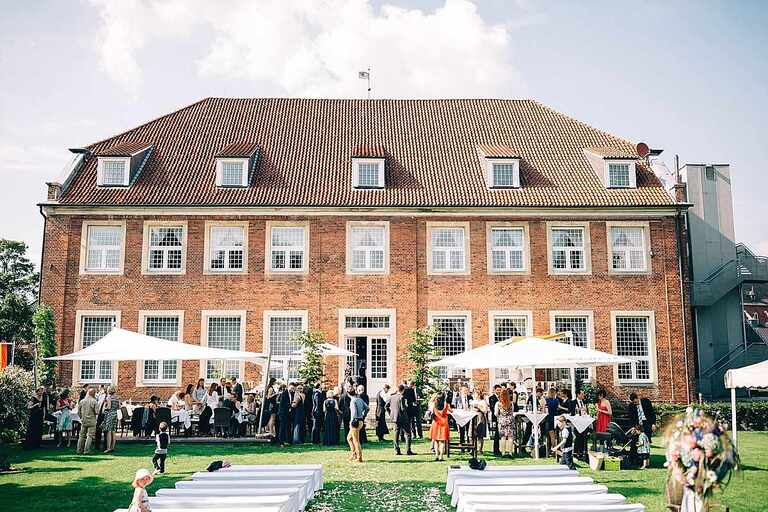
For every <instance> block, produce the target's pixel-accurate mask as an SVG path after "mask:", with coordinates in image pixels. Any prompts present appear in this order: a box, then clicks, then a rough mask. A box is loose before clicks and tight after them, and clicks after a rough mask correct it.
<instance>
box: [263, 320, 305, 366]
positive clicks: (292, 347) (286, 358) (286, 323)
mask: <svg viewBox="0 0 768 512" xmlns="http://www.w3.org/2000/svg"><path fill="white" fill-rule="evenodd" d="M308 318H309V316H308V313H307V311H306V310H294V311H291V310H287V311H265V312H264V347H265V350H269V351H270V353H271V355H272V358H273V360H274V363H273V364H272V365H271V367H270V370H269V375H270V377H274V378H276V379H282V380H284V381H289V380H295V379H298V378H299V371H298V370H299V363H300V362H301V356H299V355H297V354H296V353H295V352H296V351H297V350H299V349H300V348H301V343H300V342H299V341H298V336H299V335H300V334H301V333H302V332H303V331H307V330H308V329H309V326H308V323H309V320H308Z"/></svg>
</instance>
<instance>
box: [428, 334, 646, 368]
mask: <svg viewBox="0 0 768 512" xmlns="http://www.w3.org/2000/svg"><path fill="white" fill-rule="evenodd" d="M629 362H631V361H630V360H629V359H627V358H625V357H620V356H616V355H613V354H609V353H607V352H601V351H599V350H593V349H590V348H584V347H578V346H574V345H571V344H568V343H560V342H558V341H554V340H552V339H542V338H537V337H527V338H522V339H520V340H517V341H511V342H502V343H495V344H488V345H483V346H482V347H478V348H475V349H472V350H468V351H466V352H462V353H461V354H456V355H454V356H450V357H445V358H443V359H439V360H437V361H434V362H432V363H430V365H431V366H448V367H455V368H464V369H467V370H473V369H482V368H531V367H535V368H585V367H593V366H606V365H616V364H622V363H629Z"/></svg>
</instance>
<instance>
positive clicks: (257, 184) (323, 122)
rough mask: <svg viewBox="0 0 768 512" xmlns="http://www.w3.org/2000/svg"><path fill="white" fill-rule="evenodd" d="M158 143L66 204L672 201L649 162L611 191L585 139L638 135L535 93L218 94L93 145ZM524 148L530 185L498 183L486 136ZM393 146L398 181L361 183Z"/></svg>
mask: <svg viewBox="0 0 768 512" xmlns="http://www.w3.org/2000/svg"><path fill="white" fill-rule="evenodd" d="M137 140H141V141H150V142H151V143H152V144H153V145H154V146H155V149H154V151H153V152H152V155H151V157H150V158H149V160H148V161H147V163H146V166H145V168H144V170H143V171H142V173H141V175H140V176H139V178H138V179H137V180H136V182H135V183H134V184H132V185H131V186H130V187H128V188H126V189H106V188H98V187H97V186H96V162H95V160H96V159H95V158H90V159H88V161H87V162H86V164H85V166H84V167H83V169H82V170H81V172H80V173H79V174H78V175H77V176H76V177H74V179H73V180H72V183H71V186H69V187H68V189H67V191H66V192H65V193H64V195H63V197H62V199H61V203H62V204H67V205H79V204H102V205H111V206H121V205H122V206H130V205H142V206H151V205H166V206H167V205H179V206H189V205H228V206H296V207H300V206H339V207H345V206H346V207H373V206H380V207H424V206H456V207H569V206H570V207H632V206H638V207H640V206H669V205H671V204H673V201H672V199H671V198H670V197H669V195H668V194H667V193H666V192H665V190H664V189H663V187H662V185H661V183H660V182H659V180H658V179H657V178H656V177H655V176H654V175H653V173H652V172H651V171H650V169H649V168H648V167H647V166H646V165H645V164H644V163H643V161H638V165H637V169H638V178H637V183H638V188H637V189H618V190H617V189H606V188H605V187H604V186H603V185H602V183H601V182H600V178H598V176H597V175H596V174H595V172H594V171H593V170H592V167H591V166H590V164H589V162H588V160H587V158H586V156H585V155H584V149H585V148H613V149H614V150H615V151H616V152H618V153H626V154H632V153H633V152H634V151H635V149H634V145H633V144H632V143H630V142H628V141H626V140H624V139H620V138H618V137H615V136H612V135H609V134H607V133H605V132H603V131H601V130H598V129H595V128H592V127H590V126H587V125H586V124H584V123H581V122H579V121H576V120H574V119H572V118H570V117H568V116H566V115H563V114H561V113H558V112H556V111H554V110H552V109H550V108H548V107H546V106H544V105H542V104H540V103H538V102H536V101H532V100H482V99H480V100H462V99H445V100H440V99H438V100H343V99H339V100H335V99H299V98H291V99H288V98H244V99H234V98H207V99H204V100H202V101H199V102H197V103H194V104H192V105H189V106H188V107H185V108H183V109H181V110H178V111H176V112H173V113H170V114H167V115H165V116H163V117H160V118H158V119H155V120H153V121H150V122H148V123H146V124H143V125H141V126H139V127H137V128H134V129H132V130H129V131H127V132H125V133H122V134H119V135H116V136H114V137H112V138H109V139H106V140H104V141H101V142H98V143H95V144H93V145H92V146H90V147H89V149H90V150H92V151H93V152H95V153H96V154H104V153H105V152H109V151H112V150H114V149H115V148H116V147H120V145H122V144H124V143H126V142H128V141H137ZM239 141H253V142H254V143H255V144H258V145H259V159H258V162H257V165H256V170H255V173H254V175H253V179H252V184H251V186H250V187H245V188H242V189H232V188H217V187H216V183H215V181H216V177H215V175H216V172H215V164H214V162H215V157H216V155H218V154H220V153H221V152H222V151H223V150H224V149H225V148H227V147H228V146H230V145H232V144H234V143H237V142H239ZM489 142H492V143H493V144H494V145H502V146H507V147H509V148H515V152H517V153H519V155H520V157H521V163H520V172H521V180H522V188H520V189H517V190H489V189H488V187H487V186H486V183H485V179H484V175H483V169H482V167H481V165H480V160H479V159H478V154H477V148H478V146H479V145H480V144H487V143H489ZM377 145H380V146H383V147H385V148H386V150H387V157H386V158H387V160H386V172H387V188H386V189H384V190H375V191H365V190H354V189H352V187H351V186H350V173H351V168H352V165H351V158H352V154H353V153H354V149H355V148H358V147H359V146H367V147H371V146H377Z"/></svg>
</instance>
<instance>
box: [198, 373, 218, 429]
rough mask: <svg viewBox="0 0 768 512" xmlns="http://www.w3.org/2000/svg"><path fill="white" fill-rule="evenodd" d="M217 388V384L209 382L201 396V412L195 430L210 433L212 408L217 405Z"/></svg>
mask: <svg viewBox="0 0 768 512" xmlns="http://www.w3.org/2000/svg"><path fill="white" fill-rule="evenodd" d="M201 380H202V379H201ZM218 388H219V386H218V384H216V383H215V382H211V385H210V386H209V387H208V391H207V392H206V393H205V396H204V397H203V402H202V403H203V412H201V413H200V423H199V424H198V426H197V430H198V431H199V432H200V433H201V434H210V433H211V416H213V410H214V409H215V408H217V407H218V406H219V393H218V391H217V389H218Z"/></svg>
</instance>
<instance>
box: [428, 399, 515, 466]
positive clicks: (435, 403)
mask: <svg viewBox="0 0 768 512" xmlns="http://www.w3.org/2000/svg"><path fill="white" fill-rule="evenodd" d="M507 400H509V397H507ZM450 412H451V406H450V405H449V404H448V402H447V401H446V400H445V394H444V393H442V392H440V393H438V394H436V395H435V397H434V398H433V399H432V425H431V426H430V427H429V438H430V439H431V440H432V441H433V442H434V443H435V460H436V461H439V460H445V444H446V443H447V442H448V440H449V439H450V437H451V429H450V427H449V426H448V414H449V413H450Z"/></svg>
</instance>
